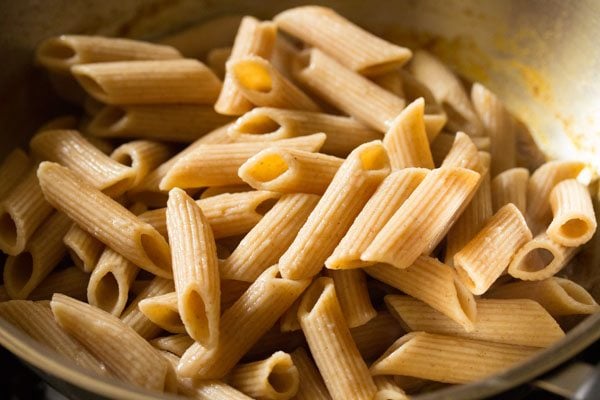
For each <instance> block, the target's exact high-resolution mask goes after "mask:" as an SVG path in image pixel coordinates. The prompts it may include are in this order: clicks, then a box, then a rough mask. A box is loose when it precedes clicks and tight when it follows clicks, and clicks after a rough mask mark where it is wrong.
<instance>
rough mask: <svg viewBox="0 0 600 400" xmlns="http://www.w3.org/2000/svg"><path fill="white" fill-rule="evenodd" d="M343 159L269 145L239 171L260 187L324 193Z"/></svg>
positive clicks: (254, 186) (283, 191) (241, 175)
mask: <svg viewBox="0 0 600 400" xmlns="http://www.w3.org/2000/svg"><path fill="white" fill-rule="evenodd" d="M343 161H344V160H343V159H341V158H337V157H334V156H328V155H326V154H321V153H312V152H309V151H303V150H294V149H285V148H277V147H269V148H266V149H264V150H262V151H260V152H259V153H257V154H255V155H254V156H252V157H250V158H249V159H248V160H247V161H246V162H245V163H244V164H242V166H241V167H240V169H239V170H238V175H239V177H240V178H242V180H244V182H246V183H248V184H249V185H250V186H252V187H253V188H255V189H257V190H271V191H274V192H281V193H297V192H300V193H314V194H323V193H324V192H325V189H327V187H328V186H329V184H330V183H331V180H332V179H333V177H334V176H335V173H336V172H337V170H338V169H339V168H340V166H341V165H342V162H343Z"/></svg>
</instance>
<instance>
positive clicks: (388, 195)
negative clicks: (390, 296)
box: [325, 168, 428, 269]
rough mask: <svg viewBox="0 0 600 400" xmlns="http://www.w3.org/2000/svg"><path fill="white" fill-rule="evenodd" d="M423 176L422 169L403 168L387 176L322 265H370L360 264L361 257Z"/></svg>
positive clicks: (329, 266) (362, 262)
mask: <svg viewBox="0 0 600 400" xmlns="http://www.w3.org/2000/svg"><path fill="white" fill-rule="evenodd" d="M427 173H428V170H426V169H424V168H405V169H401V170H398V171H394V172H392V173H391V174H389V175H388V176H387V177H386V178H385V179H384V180H383V182H382V183H381V184H380V185H379V187H378V188H377V190H376V191H375V193H374V194H373V196H371V198H370V199H369V201H368V202H367V204H366V205H365V206H364V208H363V209H362V211H361V212H360V214H358V216H357V217H356V219H355V220H354V222H353V223H352V226H351V227H350V229H349V230H348V232H347V233H346V235H344V237H343V238H342V240H341V241H340V243H339V244H338V245H337V247H336V248H335V250H334V251H333V253H332V254H331V255H330V256H329V258H327V260H326V261H325V266H326V267H327V268H329V269H350V268H358V267H364V266H367V265H369V264H372V263H369V262H366V261H362V260H361V259H360V256H361V254H362V253H363V252H364V251H365V250H366V249H367V247H368V246H369V245H370V244H371V242H372V241H373V239H374V238H375V236H377V234H378V233H379V231H381V229H382V228H383V227H384V226H385V224H386V222H387V221H388V220H389V219H390V218H391V217H392V215H394V213H395V212H396V210H398V208H400V206H401V205H402V204H403V203H404V201H406V199H407V198H408V197H409V196H410V195H411V193H412V192H413V191H414V190H415V189H416V188H417V186H418V185H419V184H420V183H421V182H422V181H423V179H424V178H425V176H426V175H427Z"/></svg>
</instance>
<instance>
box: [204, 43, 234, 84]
mask: <svg viewBox="0 0 600 400" xmlns="http://www.w3.org/2000/svg"><path fill="white" fill-rule="evenodd" d="M231 50H232V48H231V47H230V46H224V47H216V48H214V49H212V50H210V51H209V52H208V54H207V55H206V65H208V66H209V67H210V69H212V70H213V72H214V73H215V74H216V75H217V76H218V77H219V79H224V78H225V63H226V62H227V60H229V57H230V56H231Z"/></svg>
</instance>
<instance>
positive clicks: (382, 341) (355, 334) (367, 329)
mask: <svg viewBox="0 0 600 400" xmlns="http://www.w3.org/2000/svg"><path fill="white" fill-rule="evenodd" d="M350 333H351V334H352V339H353V340H354V343H356V347H358V351H359V352H360V355H361V356H362V357H363V358H364V359H365V360H372V359H374V358H377V357H379V356H380V355H381V354H382V353H383V352H384V351H385V349H387V348H388V347H390V345H391V344H392V343H394V342H395V341H396V339H398V338H399V337H400V336H402V334H403V333H404V330H403V329H402V327H401V326H400V324H399V323H398V321H397V320H396V319H395V318H394V317H393V316H392V315H390V313H389V312H387V311H380V312H379V313H378V314H377V316H376V317H375V318H373V319H372V320H370V321H369V322H367V323H366V324H364V325H361V326H357V327H355V328H352V329H350Z"/></svg>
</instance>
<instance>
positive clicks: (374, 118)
mask: <svg viewBox="0 0 600 400" xmlns="http://www.w3.org/2000/svg"><path fill="white" fill-rule="evenodd" d="M346 65H348V64H346ZM294 76H295V77H296V79H297V80H298V81H300V82H301V83H302V84H303V85H304V86H306V87H308V88H309V89H310V90H311V91H312V92H314V93H315V94H316V95H317V96H318V97H319V98H321V99H323V100H325V101H326V102H327V103H329V104H331V105H333V106H335V107H336V108H338V109H340V110H341V111H343V112H345V113H347V114H348V115H350V116H352V117H354V118H356V119H357V120H359V121H361V122H364V123H365V124H366V125H367V126H369V127H371V128H373V129H375V130H377V131H380V132H385V131H387V130H388V129H389V127H390V125H391V123H392V121H393V120H394V118H396V116H397V115H398V114H399V113H400V111H402V109H403V108H404V106H405V101H404V99H401V98H400V97H398V96H396V95H394V94H392V93H390V92H388V91H387V90H385V89H383V88H381V87H379V86H377V84H375V83H373V82H371V81H370V80H368V79H367V78H365V77H363V76H361V75H359V74H357V73H356V72H354V71H352V70H351V69H349V68H348V67H346V66H345V65H342V64H340V63H339V62H338V61H336V60H334V59H333V58H331V57H329V56H328V55H326V54H325V53H323V52H322V51H320V50H318V49H315V48H313V49H310V50H305V51H303V52H302V53H300V54H299V55H298V57H297V58H296V63H295V65H294ZM340 93H344V95H343V96H340Z"/></svg>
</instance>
